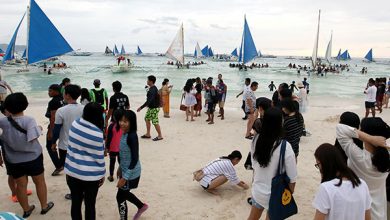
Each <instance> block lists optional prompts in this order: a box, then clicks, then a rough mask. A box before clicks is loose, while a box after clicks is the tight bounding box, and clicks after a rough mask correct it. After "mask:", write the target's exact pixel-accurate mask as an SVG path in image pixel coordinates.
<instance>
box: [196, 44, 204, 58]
mask: <svg viewBox="0 0 390 220" xmlns="http://www.w3.org/2000/svg"><path fill="white" fill-rule="evenodd" d="M195 51H196V58H201V57H202V50H201V49H200V46H199V43H198V42H196V47H195Z"/></svg>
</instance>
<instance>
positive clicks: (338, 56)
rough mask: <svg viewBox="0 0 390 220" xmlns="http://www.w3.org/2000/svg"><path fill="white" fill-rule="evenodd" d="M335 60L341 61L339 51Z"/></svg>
mask: <svg viewBox="0 0 390 220" xmlns="http://www.w3.org/2000/svg"><path fill="white" fill-rule="evenodd" d="M336 59H337V60H340V59H341V49H340V50H339V53H338V54H337V57H336Z"/></svg>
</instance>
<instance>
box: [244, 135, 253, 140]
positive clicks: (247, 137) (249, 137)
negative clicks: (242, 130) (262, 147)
mask: <svg viewBox="0 0 390 220" xmlns="http://www.w3.org/2000/svg"><path fill="white" fill-rule="evenodd" d="M245 138H246V139H248V140H252V139H253V136H252V135H249V136H246V137H245Z"/></svg>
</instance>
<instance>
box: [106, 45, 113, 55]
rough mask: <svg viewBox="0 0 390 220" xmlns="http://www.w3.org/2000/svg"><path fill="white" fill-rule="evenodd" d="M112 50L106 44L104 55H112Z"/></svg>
mask: <svg viewBox="0 0 390 220" xmlns="http://www.w3.org/2000/svg"><path fill="white" fill-rule="evenodd" d="M112 54H113V53H112V50H110V48H109V47H108V46H106V49H105V50H104V55H106V56H107V55H112Z"/></svg>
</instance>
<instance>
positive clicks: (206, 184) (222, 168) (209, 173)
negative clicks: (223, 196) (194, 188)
mask: <svg viewBox="0 0 390 220" xmlns="http://www.w3.org/2000/svg"><path fill="white" fill-rule="evenodd" d="M241 158H242V155H241V153H240V151H237V150H235V151H233V152H232V153H231V154H229V155H228V156H226V157H220V158H218V159H216V160H214V161H212V162H210V163H209V164H207V166H205V167H204V168H203V169H202V171H203V174H204V176H203V178H202V179H201V180H200V181H199V183H200V185H201V186H202V187H203V189H205V190H206V191H207V192H209V193H212V194H217V193H216V192H215V189H216V188H217V187H219V186H221V185H223V184H224V183H226V182H227V181H228V180H229V181H230V183H231V184H232V185H237V186H239V187H241V188H243V189H245V190H246V189H249V186H248V185H247V184H246V183H245V182H244V181H240V180H239V179H238V177H237V174H236V170H235V169H234V166H235V165H237V164H238V163H239V162H240V160H241Z"/></svg>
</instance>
